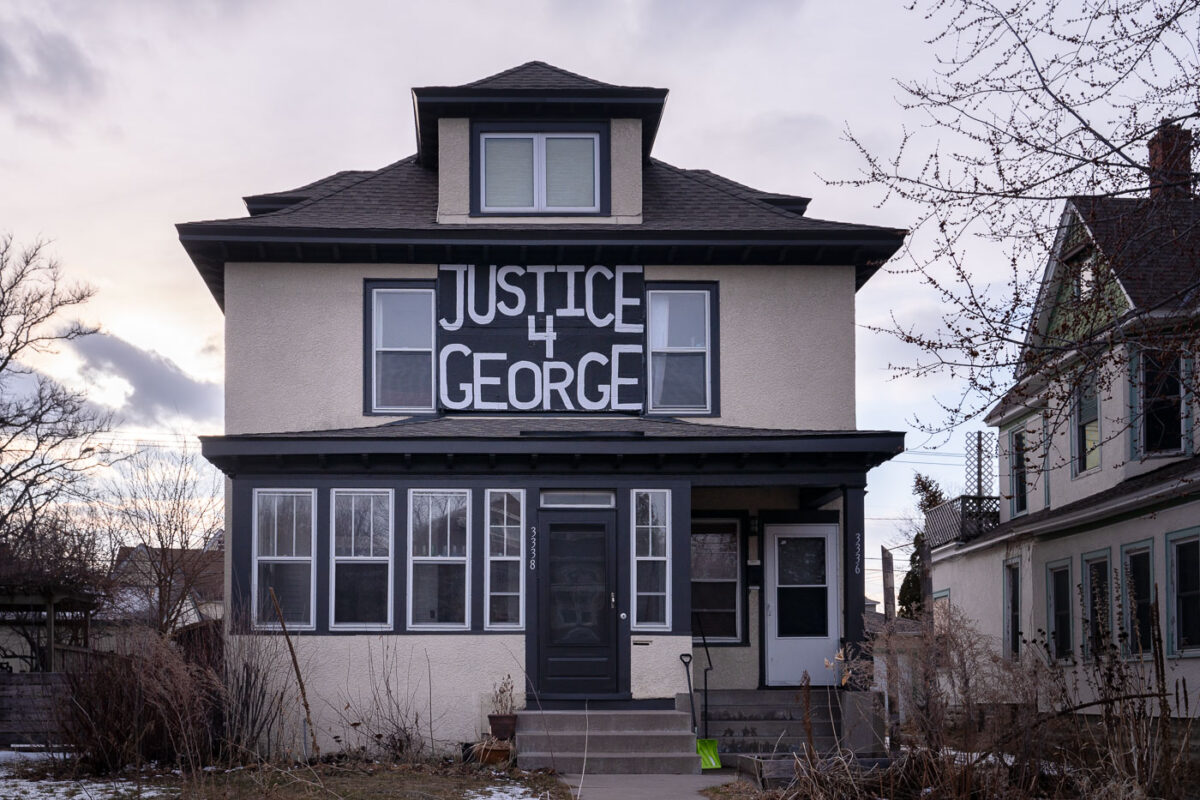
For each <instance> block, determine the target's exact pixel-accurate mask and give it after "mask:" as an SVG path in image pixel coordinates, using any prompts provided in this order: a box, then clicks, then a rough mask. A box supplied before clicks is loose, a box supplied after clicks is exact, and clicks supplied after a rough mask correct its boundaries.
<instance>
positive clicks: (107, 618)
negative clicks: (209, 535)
mask: <svg viewBox="0 0 1200 800" xmlns="http://www.w3.org/2000/svg"><path fill="white" fill-rule="evenodd" d="M212 541H213V542H215V543H216V545H215V546H214V547H209V546H205V547H203V548H180V547H151V546H149V545H144V544H139V545H136V546H129V545H126V546H123V547H121V549H120V550H119V551H118V552H117V558H116V560H115V562H114V564H113V569H112V575H111V578H110V595H111V597H110V599H109V601H108V602H107V603H106V604H105V606H104V607H103V608H102V609H101V610H100V612H99V613H98V614H97V620H98V621H101V622H106V623H117V622H131V623H137V624H140V625H149V626H150V627H152V628H154V629H156V630H162V631H164V632H170V633H173V632H176V631H179V630H182V629H184V628H187V627H190V626H192V625H195V624H197V623H201V622H211V621H218V620H221V619H222V618H223V616H224V610H225V604H224V583H225V581H224V572H225V555H224V553H223V552H222V550H221V546H220V541H221V538H220V534H217V535H216V536H214V537H213V540H212Z"/></svg>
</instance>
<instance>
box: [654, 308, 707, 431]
mask: <svg viewBox="0 0 1200 800" xmlns="http://www.w3.org/2000/svg"><path fill="white" fill-rule="evenodd" d="M646 305H647V307H648V309H649V311H648V313H649V319H648V331H649V334H648V336H649V356H648V358H647V359H646V361H647V366H648V369H649V382H650V391H649V394H650V398H649V399H650V406H649V410H650V411H652V412H672V413H674V412H684V413H689V412H690V413H698V414H707V413H709V412H710V411H712V379H711V373H712V360H713V358H712V356H713V348H712V344H711V339H712V335H711V334H712V317H713V309H712V308H711V305H712V293H711V291H709V290H705V289H651V290H649V291H647V292H646Z"/></svg>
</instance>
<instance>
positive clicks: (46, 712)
mask: <svg viewBox="0 0 1200 800" xmlns="http://www.w3.org/2000/svg"><path fill="white" fill-rule="evenodd" d="M66 693H67V676H66V675H63V674H62V673H60V672H13V673H9V672H0V747H6V746H9V745H14V744H50V743H52V742H53V741H54V740H55V739H57V738H58V737H57V734H58V713H57V706H58V703H59V702H60V701H61V699H62V698H63V697H65V696H66Z"/></svg>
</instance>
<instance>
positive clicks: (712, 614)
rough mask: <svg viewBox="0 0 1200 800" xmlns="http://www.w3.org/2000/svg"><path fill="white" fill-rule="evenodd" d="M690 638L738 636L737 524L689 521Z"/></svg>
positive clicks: (732, 521)
mask: <svg viewBox="0 0 1200 800" xmlns="http://www.w3.org/2000/svg"><path fill="white" fill-rule="evenodd" d="M691 545H692V618H693V627H692V635H693V636H695V637H696V638H697V639H699V638H701V635H703V638H704V639H705V640H707V641H710V642H736V641H740V640H741V637H742V620H741V597H742V582H741V576H742V570H741V533H740V530H739V525H738V521H737V520H736V519H730V520H715V519H714V520H709V519H693V520H692V536H691Z"/></svg>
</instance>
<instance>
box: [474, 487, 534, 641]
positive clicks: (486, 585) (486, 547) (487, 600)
mask: <svg viewBox="0 0 1200 800" xmlns="http://www.w3.org/2000/svg"><path fill="white" fill-rule="evenodd" d="M496 493H504V494H507V493H513V494H516V495H517V497H518V498H520V499H519V502H520V503H521V515H520V516H521V519H520V522H519V523H518V524H519V531H518V533H517V555H516V556H515V557H514V556H493V555H492V495H493V494H496ZM483 509H484V514H485V515H486V516H485V519H486V522H485V523H484V526H483V527H484V535H483V561H484V565H483V604H484V608H483V619H484V623H483V629H484V630H487V631H523V630H525V490H524V489H486V490H484V493H483ZM493 561H515V562H517V564H518V572H519V573H520V585H519V586H518V595H517V620H518V621H517V622H515V623H513V622H492V562H493ZM505 596H511V595H510V594H508V593H505Z"/></svg>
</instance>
